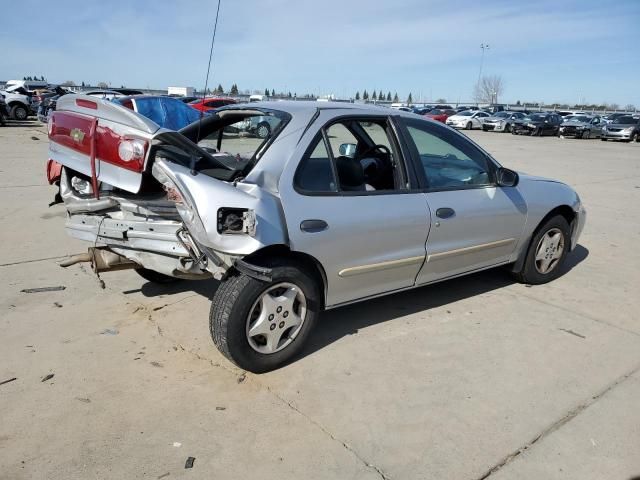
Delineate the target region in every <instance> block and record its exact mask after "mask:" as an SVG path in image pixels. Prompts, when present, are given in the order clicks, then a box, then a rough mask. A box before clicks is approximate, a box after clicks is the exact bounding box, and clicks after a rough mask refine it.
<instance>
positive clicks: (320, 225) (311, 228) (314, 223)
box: [300, 219, 329, 233]
mask: <svg viewBox="0 0 640 480" xmlns="http://www.w3.org/2000/svg"><path fill="white" fill-rule="evenodd" d="M327 228H329V225H328V224H327V222H325V221H324V220H317V219H310V220H303V221H302V222H300V230H302V231H303V232H307V233H317V232H322V231H323V230H326V229H327Z"/></svg>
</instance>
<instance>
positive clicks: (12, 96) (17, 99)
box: [0, 85, 33, 120]
mask: <svg viewBox="0 0 640 480" xmlns="http://www.w3.org/2000/svg"><path fill="white" fill-rule="evenodd" d="M0 93H2V95H3V96H4V100H5V102H6V103H7V109H8V111H9V117H10V118H12V119H14V120H26V119H27V117H28V116H29V115H31V114H33V112H32V110H31V94H30V93H29V92H28V91H27V90H26V89H25V88H24V87H23V86H18V85H12V86H9V87H7V88H6V89H5V90H1V91H0Z"/></svg>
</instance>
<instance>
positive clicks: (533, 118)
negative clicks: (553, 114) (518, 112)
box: [525, 113, 547, 122]
mask: <svg viewBox="0 0 640 480" xmlns="http://www.w3.org/2000/svg"><path fill="white" fill-rule="evenodd" d="M545 118H547V116H546V115H545V114H544V113H534V114H532V115H529V116H527V117H525V120H526V121H527V122H543V121H544V119H545Z"/></svg>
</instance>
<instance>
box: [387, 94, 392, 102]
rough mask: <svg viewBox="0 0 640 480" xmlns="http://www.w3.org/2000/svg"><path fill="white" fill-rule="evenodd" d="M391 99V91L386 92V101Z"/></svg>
mask: <svg viewBox="0 0 640 480" xmlns="http://www.w3.org/2000/svg"><path fill="white" fill-rule="evenodd" d="M390 101H391V92H387V102H390Z"/></svg>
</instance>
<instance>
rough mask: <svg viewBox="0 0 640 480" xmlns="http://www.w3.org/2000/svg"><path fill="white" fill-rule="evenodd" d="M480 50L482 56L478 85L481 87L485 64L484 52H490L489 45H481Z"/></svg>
mask: <svg viewBox="0 0 640 480" xmlns="http://www.w3.org/2000/svg"><path fill="white" fill-rule="evenodd" d="M480 48H481V49H482V54H481V56H480V70H479V71H478V85H480V78H482V64H483V63H484V51H485V50H489V45H487V44H484V43H481V44H480Z"/></svg>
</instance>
